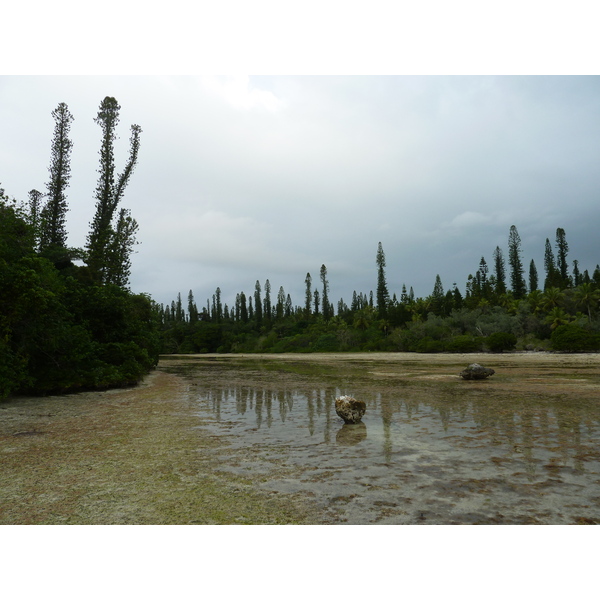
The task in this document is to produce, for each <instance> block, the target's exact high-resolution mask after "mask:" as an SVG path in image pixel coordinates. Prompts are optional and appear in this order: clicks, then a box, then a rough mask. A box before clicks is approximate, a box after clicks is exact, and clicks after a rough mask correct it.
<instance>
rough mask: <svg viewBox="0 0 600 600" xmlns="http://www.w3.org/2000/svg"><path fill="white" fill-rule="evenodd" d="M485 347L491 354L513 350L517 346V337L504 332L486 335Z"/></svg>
mask: <svg viewBox="0 0 600 600" xmlns="http://www.w3.org/2000/svg"><path fill="white" fill-rule="evenodd" d="M485 343H486V345H487V347H488V348H489V349H490V350H491V351H492V352H504V350H514V349H515V346H516V345H517V336H515V335H514V334H512V333H506V332H504V331H497V332H496V333H492V334H491V335H488V337H487V338H486V340H485Z"/></svg>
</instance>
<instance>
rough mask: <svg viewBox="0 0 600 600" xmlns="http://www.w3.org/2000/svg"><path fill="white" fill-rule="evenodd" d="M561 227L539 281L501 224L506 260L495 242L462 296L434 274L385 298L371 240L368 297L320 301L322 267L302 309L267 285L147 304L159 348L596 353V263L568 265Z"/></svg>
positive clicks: (599, 344) (599, 328) (599, 334)
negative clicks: (201, 300)
mask: <svg viewBox="0 0 600 600" xmlns="http://www.w3.org/2000/svg"><path fill="white" fill-rule="evenodd" d="M568 253H569V246H568V243H567V240H566V234H565V230H564V229H562V228H558V229H557V230H556V237H555V243H554V246H553V245H552V243H551V242H550V239H549V238H546V242H545V251H544V274H543V280H542V278H541V277H540V275H539V272H538V270H537V267H536V265H535V262H534V261H533V260H531V261H530V262H529V268H528V270H527V271H526V268H525V263H524V261H523V253H522V247H521V238H520V236H519V233H518V231H517V228H516V226H515V225H513V226H511V227H510V230H509V234H508V244H507V259H505V256H504V252H503V250H502V249H501V248H500V247H499V246H497V247H496V248H495V250H494V252H493V254H492V260H491V269H490V266H488V263H487V261H486V259H485V257H483V256H482V257H481V260H480V262H479V265H478V268H477V270H476V271H474V273H471V274H469V275H468V277H467V280H466V284H465V288H464V292H461V291H460V289H459V288H458V286H457V285H456V284H454V285H453V286H452V288H451V289H449V290H447V291H444V286H443V284H442V280H441V277H440V275H439V274H438V275H436V277H435V282H434V286H433V290H432V292H431V294H429V295H428V296H426V297H417V298H416V297H415V295H414V292H413V288H412V287H410V289H409V291H407V288H406V285H404V284H403V285H402V291H401V293H400V297H399V298H398V297H397V295H396V293H394V294H392V295H390V292H389V288H388V283H387V278H386V256H385V253H384V250H383V246H382V244H381V242H380V243H379V244H378V247H377V252H376V255H375V265H376V269H377V270H376V288H375V293H374V292H373V291H372V290H371V291H369V292H368V293H364V292H357V291H354V292H353V294H352V300H351V301H350V303H349V304H347V303H346V302H345V301H344V299H340V300H339V301H338V302H337V305H335V306H334V304H333V303H332V302H331V300H330V294H329V290H330V288H329V281H328V274H327V267H326V266H325V265H322V266H321V268H320V271H319V279H320V283H318V284H317V285H314V284H313V278H312V276H311V274H310V273H307V274H306V278H305V281H304V284H305V290H306V291H305V296H304V301H303V303H302V304H294V303H293V302H292V299H291V297H290V295H289V294H286V293H285V291H284V289H283V287H280V288H279V291H278V292H277V294H274V292H273V290H272V288H271V284H270V282H269V280H268V279H267V280H266V281H265V283H264V286H261V283H260V282H259V281H258V280H257V281H256V284H255V288H254V291H253V292H252V293H250V294H246V293H245V292H243V291H240V292H239V293H238V294H236V297H235V301H234V302H233V303H232V305H231V306H228V305H227V304H226V303H224V302H223V299H222V294H221V289H220V288H219V287H218V288H217V289H216V290H215V293H214V294H213V295H212V298H209V299H207V301H206V304H205V305H204V306H200V307H199V306H198V305H197V304H196V301H195V299H194V294H193V291H192V290H190V291H189V293H188V295H187V301H186V302H184V300H182V297H181V294H178V296H177V298H176V299H175V300H173V301H172V302H171V303H170V304H168V305H166V306H165V305H163V304H161V305H158V304H156V305H155V307H154V308H155V312H156V314H157V318H158V320H159V321H160V323H161V327H162V351H163V352H166V353H192V352H319V351H336V352H342V351H375V350H378V351H416V352H477V351H502V350H513V349H520V350H560V351H575V352H576V351H593V350H600V319H599V303H600V266H599V265H596V267H595V269H594V270H593V272H592V273H591V274H590V273H589V271H588V270H587V269H586V270H584V271H581V269H580V266H579V261H578V260H573V261H572V263H569V262H568V259H567V257H568Z"/></svg>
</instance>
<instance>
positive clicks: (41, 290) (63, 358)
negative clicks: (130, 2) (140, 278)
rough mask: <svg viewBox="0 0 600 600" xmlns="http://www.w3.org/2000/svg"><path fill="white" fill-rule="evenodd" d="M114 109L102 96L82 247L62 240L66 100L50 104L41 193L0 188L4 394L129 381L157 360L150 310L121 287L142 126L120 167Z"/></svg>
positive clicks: (134, 130)
mask: <svg viewBox="0 0 600 600" xmlns="http://www.w3.org/2000/svg"><path fill="white" fill-rule="evenodd" d="M120 108H121V107H120V106H119V104H118V102H117V101H116V100H115V98H112V97H109V96H107V97H106V98H104V100H103V101H102V102H101V103H100V107H99V110H98V114H97V116H96V118H95V119H94V121H95V122H96V123H97V124H98V125H99V126H100V129H101V132H102V135H101V147H100V152H99V154H100V165H99V169H98V173H99V178H98V184H97V187H96V190H95V193H94V198H95V213H94V216H93V218H92V220H91V222H90V229H89V233H88V235H87V242H86V246H85V248H71V247H69V246H68V243H67V238H68V232H67V229H66V215H67V212H68V201H67V189H68V185H69V180H70V178H71V153H72V149H73V142H72V140H71V138H70V127H71V123H72V121H73V119H74V117H73V115H72V114H71V113H70V111H69V108H68V106H67V105H66V104H65V103H60V104H59V105H58V106H57V108H56V109H55V110H54V111H53V112H52V117H53V119H54V135H53V138H52V141H51V148H50V166H49V168H48V172H49V179H48V182H47V184H46V191H45V193H42V192H40V191H39V190H37V189H35V188H34V189H32V190H31V191H30V192H29V194H28V201H27V202H17V201H16V200H15V199H14V198H12V199H11V198H9V197H8V196H7V195H6V193H5V191H4V189H0V399H2V398H4V397H6V396H8V395H9V394H16V393H31V394H45V393H50V392H68V391H75V390H80V389H88V388H105V387H110V386H115V385H125V384H129V383H134V382H136V381H138V380H139V379H140V377H141V376H142V375H143V374H144V373H146V372H147V371H148V369H149V368H151V367H152V366H153V365H155V364H156V362H157V361H158V352H159V349H160V331H159V323H158V321H157V319H156V311H155V310H154V309H153V305H152V302H151V300H150V298H148V297H147V296H145V295H135V294H132V293H131V292H130V291H129V289H128V287H127V286H128V282H129V276H130V271H131V253H132V251H133V247H134V245H135V243H136V239H135V238H136V232H137V229H138V225H137V222H136V221H135V219H133V218H132V216H131V213H130V211H129V210H128V209H126V208H119V204H120V202H121V200H122V198H123V195H124V192H125V189H126V187H127V184H128V182H129V180H130V178H131V175H132V173H133V171H134V169H135V166H136V164H137V160H138V153H139V147H140V135H141V131H142V130H141V128H140V127H139V125H132V126H131V137H130V150H129V157H128V159H127V162H126V163H125V165H124V168H123V170H122V171H121V172H120V173H119V174H117V173H116V168H115V159H114V141H115V139H116V131H117V126H118V123H119V111H120ZM74 261H81V262H83V263H84V264H83V265H76V264H75V262H74Z"/></svg>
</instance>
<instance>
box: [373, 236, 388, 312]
mask: <svg viewBox="0 0 600 600" xmlns="http://www.w3.org/2000/svg"><path fill="white" fill-rule="evenodd" d="M375 262H376V264H377V311H378V313H379V318H380V319H384V318H385V317H386V315H387V309H388V304H389V301H390V293H389V291H388V287H387V282H386V279H385V253H384V252H383V246H382V245H381V242H379V245H378V246H377V255H376V257H375Z"/></svg>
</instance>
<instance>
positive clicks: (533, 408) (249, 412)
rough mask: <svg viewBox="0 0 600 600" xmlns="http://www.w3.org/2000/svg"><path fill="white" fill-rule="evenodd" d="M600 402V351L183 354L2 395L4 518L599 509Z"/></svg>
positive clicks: (285, 517)
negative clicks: (484, 371) (119, 376)
mask: <svg viewBox="0 0 600 600" xmlns="http://www.w3.org/2000/svg"><path fill="white" fill-rule="evenodd" d="M471 362H479V363H481V364H484V365H485V366H489V367H492V368H494V369H495V370H496V374H495V375H494V376H493V377H491V378H490V379H488V380H485V381H470V382H466V381H463V380H461V379H460V378H459V377H458V372H459V371H460V370H461V369H462V368H464V367H466V366H467V365H468V364H470V363H471ZM337 393H340V394H341V393H351V394H353V395H355V396H359V395H360V396H361V397H362V398H363V399H365V401H366V402H367V414H366V415H365V417H364V419H363V423H362V424H361V425H358V426H345V425H344V424H343V422H342V421H341V419H339V417H337V415H336V414H335V411H334V409H333V407H332V403H333V397H334V396H335V394H337ZM599 405H600V355H598V354H581V355H571V354H565V355H561V354H548V353H524V354H502V355H493V354H483V355H481V354H478V355H473V354H466V355H457V354H452V355H447V354H433V355H431V354H412V353H411V354H406V353H402V354H400V353H393V354H387V353H368V354H367V353H361V354H293V355H292V354H281V355H273V354H269V355H264V356H261V355H206V354H204V355H194V356H190V355H186V356H165V357H163V359H162V360H161V362H160V363H159V367H158V370H157V371H156V372H154V373H152V374H151V375H150V376H149V377H148V378H147V379H146V380H145V382H144V383H143V384H142V385H141V386H138V387H136V388H129V389H122V390H111V391H107V392H89V393H83V394H76V395H70V396H54V397H47V398H18V399H13V400H12V401H10V402H7V403H4V404H0V481H2V484H1V485H0V523H2V524H8V523H12V524H21V523H23V524H24V523H99V524H100V523H148V524H150V523H180V524H191V523H323V524H338V523H339V524H343V523H349V524H350V523H351V524H354V523H356V524H374V523H381V524H419V525H426V524H451V523H456V524H475V523H484V524H493V523H501V524H527V523H532V524H533V523H539V524H576V523H581V524H588V523H596V522H600V445H599V442H600V406H599Z"/></svg>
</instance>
